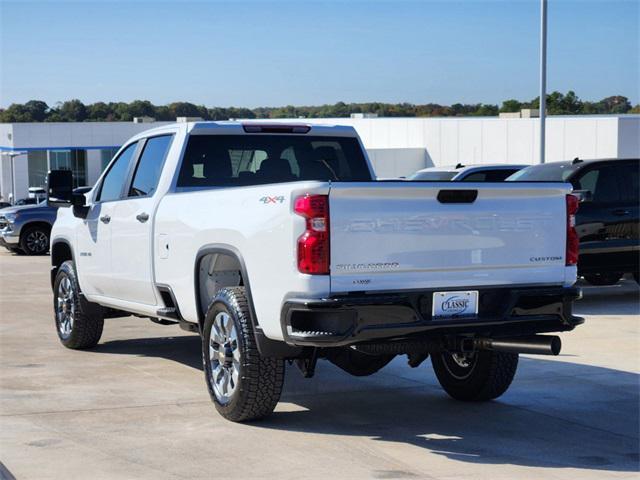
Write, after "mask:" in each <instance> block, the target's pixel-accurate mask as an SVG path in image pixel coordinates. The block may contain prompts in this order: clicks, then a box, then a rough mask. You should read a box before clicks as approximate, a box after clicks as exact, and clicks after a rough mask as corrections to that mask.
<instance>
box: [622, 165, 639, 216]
mask: <svg viewBox="0 0 640 480" xmlns="http://www.w3.org/2000/svg"><path fill="white" fill-rule="evenodd" d="M618 172H619V177H620V186H621V187H622V197H623V198H622V200H623V201H624V202H628V203H631V204H633V205H636V206H637V205H638V203H640V185H639V183H640V178H639V177H640V164H638V163H625V164H624V165H622V167H620V168H619V170H618Z"/></svg>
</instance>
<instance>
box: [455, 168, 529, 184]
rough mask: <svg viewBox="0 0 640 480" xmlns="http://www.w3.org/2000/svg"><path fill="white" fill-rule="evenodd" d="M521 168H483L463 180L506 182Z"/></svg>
mask: <svg viewBox="0 0 640 480" xmlns="http://www.w3.org/2000/svg"><path fill="white" fill-rule="evenodd" d="M518 170H519V169H511V168H503V169H498V170H483V171H481V172H474V173H471V174H469V175H467V176H466V177H464V178H463V179H462V181H463V182H504V180H505V179H506V178H507V177H509V176H511V175H513V174H514V173H515V172H517V171H518Z"/></svg>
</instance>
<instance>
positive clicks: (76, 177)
mask: <svg viewBox="0 0 640 480" xmlns="http://www.w3.org/2000/svg"><path fill="white" fill-rule="evenodd" d="M49 169H50V170H71V172H72V173H73V186H74V188H77V187H83V186H86V185H87V151H86V150H50V151H49Z"/></svg>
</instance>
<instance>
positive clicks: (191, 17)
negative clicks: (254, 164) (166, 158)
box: [0, 0, 640, 107]
mask: <svg viewBox="0 0 640 480" xmlns="http://www.w3.org/2000/svg"><path fill="white" fill-rule="evenodd" d="M548 5H549V7H548V19H549V21H548V29H549V34H548V77H547V78H548V80H547V85H548V86H547V89H548V91H553V90H559V91H562V92H566V91H568V90H574V91H575V92H576V94H577V95H578V96H579V97H580V98H582V99H585V100H599V99H601V98H604V97H606V96H610V95H615V94H619V95H625V96H627V97H629V98H630V100H631V101H632V103H634V104H635V103H638V102H639V101H640V91H639V90H640V73H639V70H640V36H639V35H640V34H639V30H640V0H626V1H619V0H579V1H569V0H548ZM539 15H540V10H539V1H538V0H520V1H515V0H511V1H507V0H505V1H483V0H467V1H452V0H448V1H401V0H396V1H392V2H386V1H354V0H350V1H330V2H316V1H304V0H298V1H295V2H272V1H241V0H236V1H233V2H222V1H209V2H203V1H199V2H197V1H196V2H194V1H158V0H156V1H142V0H141V1H133V0H129V1H117V2H116V1H84V2H68V1H48V2H34V1H29V0H22V1H7V0H0V106H2V107H6V106H8V105H9V104H11V103H22V102H26V101H28V100H30V99H39V100H44V101H46V102H47V103H48V104H49V105H55V104H56V103H57V102H60V101H64V100H69V99H72V98H79V99H80V100H82V101H83V102H85V103H92V102H95V101H106V102H108V101H126V102H129V101H132V100H135V99H141V100H150V101H151V102H153V103H155V104H166V103H170V102H174V101H189V102H193V103H196V104H203V105H206V106H208V107H212V106H240V107H257V106H280V105H319V104H325V103H335V102H337V101H344V102H367V101H381V102H394V103H395V102H409V103H439V104H452V103H457V102H460V103H480V102H482V103H497V104H499V103H501V102H502V101H503V100H505V99H509V98H516V99H519V100H530V99H532V98H534V97H536V96H537V95H538V90H539V73H538V71H539V70H538V69H539V25H540V23H539Z"/></svg>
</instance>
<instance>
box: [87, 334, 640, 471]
mask: <svg viewBox="0 0 640 480" xmlns="http://www.w3.org/2000/svg"><path fill="white" fill-rule="evenodd" d="M94 351H95V352H96V353H98V352H99V353H111V354H129V355H131V354H132V355H139V356H147V357H156V358H164V359H167V360H170V361H175V362H179V363H181V364H184V365H187V366H189V367H192V368H195V369H199V370H201V369H202V366H201V359H200V341H199V338H198V337H197V336H179V337H173V338H171V337H161V338H146V339H136V340H118V341H111V342H106V343H104V344H101V345H99V346H98V347H97V348H96V349H95V350H94ZM570 358H571V357H570V356H565V357H564V359H567V360H568V359H570ZM286 377H287V380H286V382H285V388H284V391H283V394H282V398H281V402H280V404H279V405H278V408H277V409H276V412H275V413H274V414H273V416H271V417H269V418H268V419H265V420H262V421H259V422H254V423H253V426H254V428H265V429H274V430H282V431H293V432H304V433H313V434H316V435H327V436H328V437H327V441H329V442H330V441H332V439H331V437H335V436H345V437H354V438H355V437H361V438H373V439H374V440H377V441H380V442H388V443H389V444H390V445H391V444H393V443H403V444H410V445H413V446H416V447H420V448H423V449H426V450H427V451H428V452H429V453H431V454H436V455H442V456H444V457H447V458H449V459H452V460H456V461H458V462H466V463H470V464H495V465H519V466H526V467H546V468H579V469H589V470H602V471H615V472H635V471H638V470H639V469H640V455H639V451H640V441H639V432H638V429H639V425H640V415H639V410H640V398H639V388H638V385H639V382H640V376H639V375H637V374H634V373H629V372H624V371H619V370H613V369H608V368H602V367H596V366H590V365H582V364H578V363H572V362H569V361H564V360H563V357H562V356H561V357H559V359H557V360H545V359H540V358H531V357H522V358H521V363H520V368H519V371H518V374H517V375H516V379H515V380H514V383H513V385H512V386H511V388H510V390H509V391H508V392H507V393H506V394H505V395H504V396H502V397H501V398H500V399H498V400H496V401H493V402H488V403H482V404H475V403H462V402H456V401H453V400H451V399H449V398H448V397H447V396H446V394H445V393H444V392H443V391H442V390H441V389H440V387H439V385H438V384H437V381H436V380H435V377H434V375H433V372H432V369H431V365H430V362H429V361H428V360H427V361H426V362H425V363H424V364H423V365H421V366H420V367H418V368H417V369H411V368H409V367H407V366H406V363H405V359H404V357H398V358H397V359H396V360H394V361H393V362H392V363H391V364H390V365H389V366H387V367H386V368H384V369H383V370H381V371H380V372H378V373H377V374H375V375H372V376H370V377H365V378H355V377H351V376H349V375H348V374H346V373H344V372H342V371H341V370H339V369H338V368H337V367H334V366H333V365H331V364H329V363H328V362H326V361H320V362H318V369H317V372H316V376H315V377H314V378H313V379H310V380H309V379H303V378H302V377H301V375H300V374H299V372H298V371H297V369H296V368H295V367H292V366H287V375H286ZM202 388H205V386H204V382H203V385H202ZM212 415H215V412H214V411H213V407H212ZM221 421H222V420H221Z"/></svg>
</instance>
